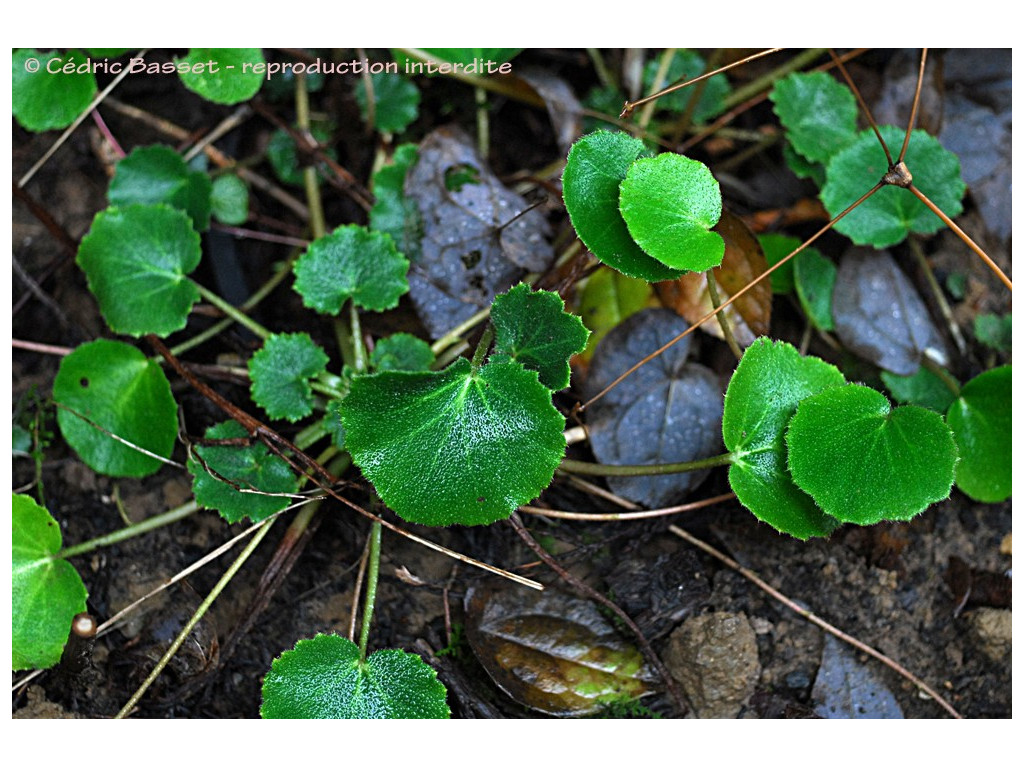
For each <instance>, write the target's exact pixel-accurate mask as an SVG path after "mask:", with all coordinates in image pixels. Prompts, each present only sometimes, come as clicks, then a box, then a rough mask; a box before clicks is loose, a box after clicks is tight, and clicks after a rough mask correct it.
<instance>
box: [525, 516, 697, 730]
mask: <svg viewBox="0 0 1024 768" xmlns="http://www.w3.org/2000/svg"><path fill="white" fill-rule="evenodd" d="M509 522H510V523H512V527H513V528H514V529H515V532H516V533H517V534H519V538H521V539H522V540H523V541H524V542H526V546H528V547H529V548H530V549H532V550H533V552H534V554H536V555H537V557H539V558H540V559H541V560H543V561H544V564H545V565H547V566H548V567H549V568H550V569H551V570H553V571H554V572H555V573H557V574H558V576H559V577H560V578H562V579H563V580H564V581H565V582H566V583H568V584H570V585H572V586H573V587H575V588H576V589H577V590H578V591H579V592H581V593H583V594H584V595H586V596H587V597H588V598H590V599H591V600H595V601H597V602H599V603H600V604H601V605H603V606H604V607H605V608H608V609H609V610H610V611H612V612H613V613H614V614H615V615H616V616H618V617H619V618H620V619H622V622H623V623H624V624H625V625H626V626H627V627H629V631H630V632H632V633H633V635H634V637H636V640H637V643H638V644H639V645H640V650H641V651H642V652H643V654H644V656H646V657H647V660H648V661H650V662H651V665H652V666H653V667H654V668H655V669H656V670H657V672H658V674H659V675H661V678H662V679H663V680H664V681H665V687H666V688H667V689H668V692H669V694H671V696H672V698H673V700H674V701H675V703H676V707H678V709H679V713H680V715H683V716H685V715H686V713H687V711H688V710H689V707H687V701H686V697H685V696H684V695H683V692H682V689H680V687H679V684H678V683H677V682H676V680H675V678H674V677H672V674H671V673H670V672H669V671H668V670H667V669H666V668H665V665H664V664H663V663H662V661H661V658H660V657H659V656H658V654H657V653H655V652H654V649H653V648H652V647H651V644H650V642H648V640H647V637H646V636H645V635H644V633H643V632H641V631H640V627H638V626H637V625H636V623H635V622H634V621H633V619H632V618H630V616H629V614H628V613H626V612H625V611H624V610H622V609H621V608H620V607H619V606H618V605H617V604H616V603H615V602H614V601H612V600H609V599H608V598H607V597H605V596H604V595H602V594H601V593H600V592H598V591H597V590H596V589H594V588H593V587H591V586H590V585H589V584H587V583H586V582H583V581H581V580H580V579H578V578H577V577H576V576H574V575H573V574H571V573H570V572H569V571H567V570H566V569H565V568H563V567H562V566H561V565H560V564H559V562H558V561H557V560H555V558H554V557H552V556H551V554H550V553H549V552H548V551H547V550H545V549H544V547H542V546H541V545H540V544H539V543H538V542H537V540H536V539H534V538H533V536H532V535H530V532H529V531H528V530H526V526H525V525H523V521H522V520H520V519H519V515H518V514H517V513H515V512H513V513H512V516H511V517H510V518H509Z"/></svg>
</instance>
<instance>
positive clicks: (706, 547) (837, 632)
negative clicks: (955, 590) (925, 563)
mask: <svg viewBox="0 0 1024 768" xmlns="http://www.w3.org/2000/svg"><path fill="white" fill-rule="evenodd" d="M668 529H669V530H670V531H672V533H674V534H675V535H676V536H678V537H679V538H681V539H683V540H685V541H687V542H689V543H690V544H692V545H693V546H695V547H697V548H698V549H701V550H703V551H704V552H707V553H708V554H709V555H711V556H712V557H714V558H717V559H718V560H720V561H722V562H723V563H725V564H726V565H727V566H729V567H730V568H732V569H733V570H735V571H736V572H737V573H739V574H740V575H742V576H743V577H744V578H746V579H748V580H750V581H752V582H753V583H754V584H756V585H757V586H758V587H760V588H761V589H762V590H764V591H765V592H766V593H768V594H769V595H771V596H772V597H774V598H775V599H776V600H778V601H779V602H780V603H782V604H783V605H784V606H786V607H787V608H789V609H790V610H792V611H795V612H796V613H798V614H800V615H801V616H803V617H804V618H805V619H807V620H808V621H809V622H811V623H812V624H815V625H817V626H819V627H821V628H822V629H823V630H825V631H826V632H828V633H829V634H831V635H834V636H836V637H838V638H839V639H840V640H842V641H844V642H846V643H849V644H850V645H852V646H853V647H854V648H856V649H857V650H859V651H862V652H864V653H866V654H868V655H869V656H872V657H874V658H876V659H878V660H879V661H880V662H882V663H883V664H885V665H886V666H887V667H889V668H890V669H893V670H895V671H896V672H897V673H898V674H900V675H902V676H903V677H905V678H906V679H907V680H909V681H910V682H912V683H913V684H914V685H916V686H917V687H918V688H919V689H920V690H921V691H923V692H924V693H926V694H927V695H928V696H930V697H931V698H933V699H935V701H936V703H937V704H939V706H941V707H942V708H943V709H945V710H946V711H947V712H948V713H949V714H950V715H951V716H953V717H955V718H956V719H958V720H960V719H962V717H963V716H962V715H961V714H960V713H959V712H957V711H956V710H955V709H954V708H953V706H952V705H951V704H949V703H948V702H947V701H946V700H945V699H943V698H942V697H941V696H940V695H939V694H938V693H937V692H936V691H935V690H934V689H933V688H932V687H931V686H929V685H928V684H927V683H925V682H924V681H923V680H921V679H920V678H919V677H917V676H916V675H914V674H913V673H912V672H911V671H910V670H908V669H907V668H906V667H904V666H902V665H900V664H899V663H898V662H896V661H893V660H892V659H890V658H889V657H888V656H886V655H885V654H884V653H882V652H881V651H876V650H875V649H874V648H872V647H871V646H870V645H865V644H864V643H862V642H861V641H860V640H858V639H857V638H855V637H852V636H850V635H848V634H846V633H845V632H843V631H842V630H841V629H838V628H836V627H834V626H832V625H831V624H829V623H828V622H827V621H825V620H824V619H821V618H818V617H817V616H816V615H814V614H813V613H812V612H811V611H808V610H807V609H805V608H801V607H800V606H799V605H797V604H796V603H794V602H793V601H792V600H790V599H789V598H788V597H786V596H785V595H784V594H782V593H781V592H779V591H778V590H777V589H775V588H774V587H772V586H771V585H769V584H768V583H767V582H766V581H764V580H763V579H762V578H760V577H759V576H758V575H757V574H756V573H754V572H753V571H751V570H750V569H748V568H744V567H743V566H742V565H740V564H739V563H737V562H736V561H735V560H733V559H732V558H730V557H729V556H728V555H725V554H723V553H722V552H719V551H718V550H717V549H715V548H714V547H712V546H711V545H710V544H706V543H704V542H703V541H701V540H700V539H698V538H696V537H694V536H691V535H690V534H689V533H687V532H686V531H684V530H683V529H682V528H678V527H676V526H674V525H670V526H669V527H668Z"/></svg>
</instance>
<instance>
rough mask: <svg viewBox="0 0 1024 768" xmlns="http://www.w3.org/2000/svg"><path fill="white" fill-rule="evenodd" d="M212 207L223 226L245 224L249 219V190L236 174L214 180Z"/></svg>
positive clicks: (211, 196)
mask: <svg viewBox="0 0 1024 768" xmlns="http://www.w3.org/2000/svg"><path fill="white" fill-rule="evenodd" d="M210 206H211V208H212V211H213V216H214V218H215V219H217V221H219V222H220V223H221V224H229V225H237V224H244V223H245V220H246V219H248V218H249V188H248V187H247V186H245V182H244V181H242V180H241V179H240V178H238V177H237V176H235V175H234V174H226V175H224V176H218V177H217V178H216V179H214V180H213V189H212V190H211V193H210Z"/></svg>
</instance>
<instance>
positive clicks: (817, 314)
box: [793, 248, 838, 331]
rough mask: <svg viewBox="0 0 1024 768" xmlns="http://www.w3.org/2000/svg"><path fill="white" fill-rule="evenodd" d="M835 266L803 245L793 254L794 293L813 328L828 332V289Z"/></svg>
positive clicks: (830, 321) (832, 325) (833, 283)
mask: <svg viewBox="0 0 1024 768" xmlns="http://www.w3.org/2000/svg"><path fill="white" fill-rule="evenodd" d="M837 273H838V270H836V265H835V264H833V263H832V262H831V261H830V260H828V259H826V258H825V257H824V256H822V255H821V253H820V252H819V251H818V250H817V249H815V248H807V249H805V250H803V251H800V253H798V254H797V255H796V256H794V257H793V277H794V281H793V282H794V284H795V285H796V295H797V298H799V299H800V305H801V306H802V307H803V308H804V312H806V313H807V317H808V319H809V320H810V321H811V323H812V324H813V325H814V327H816V328H820V329H821V330H823V331H831V330H832V329H833V328H835V321H834V320H833V319H832V291H833V289H834V288H835V286H836V274H837Z"/></svg>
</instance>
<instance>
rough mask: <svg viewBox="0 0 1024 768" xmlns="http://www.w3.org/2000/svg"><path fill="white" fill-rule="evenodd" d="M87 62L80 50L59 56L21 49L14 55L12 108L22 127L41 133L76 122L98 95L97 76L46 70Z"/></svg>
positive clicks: (47, 52)
mask: <svg viewBox="0 0 1024 768" xmlns="http://www.w3.org/2000/svg"><path fill="white" fill-rule="evenodd" d="M51 62H52V63H51ZM85 63H86V57H85V56H83V55H82V54H81V53H79V52H78V51H68V52H67V53H66V54H58V53H57V52H56V51H45V52H41V51H36V50H33V49H32V48H22V49H20V50H17V51H15V52H14V58H13V61H12V73H11V74H12V77H11V106H12V108H13V110H14V117H15V119H17V121H18V123H19V124H20V125H21V127H22V128H24V129H26V130H29V131H35V132H37V133H38V132H40V131H50V130H54V129H57V128H67V127H68V126H69V125H71V124H72V123H73V122H75V119H76V118H77V117H78V116H79V115H80V114H82V112H83V111H84V110H85V108H86V107H88V106H89V104H90V103H91V102H92V98H93V96H95V95H96V77H95V76H94V75H93V74H92V73H91V72H84V73H81V74H79V73H76V72H50V71H48V70H47V67H49V68H50V69H54V68H57V67H63V66H66V65H68V64H71V65H74V66H75V67H77V66H78V65H81V64H85Z"/></svg>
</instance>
